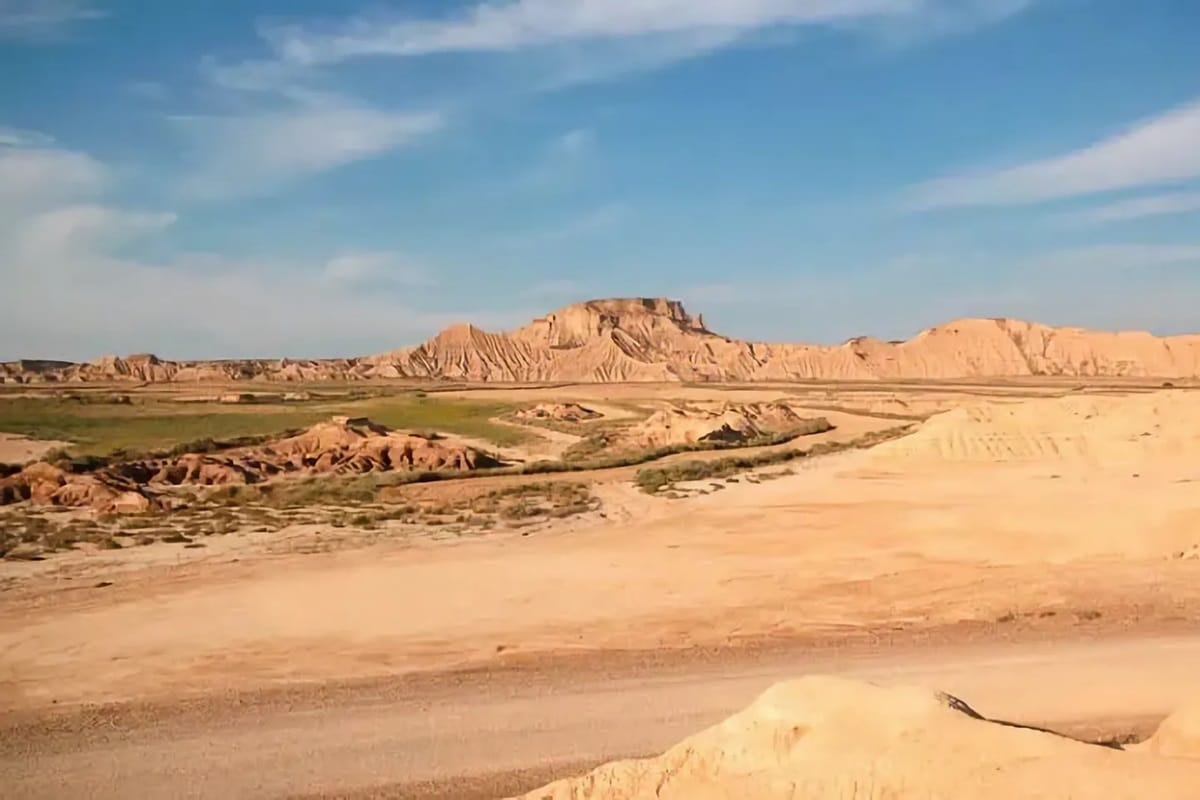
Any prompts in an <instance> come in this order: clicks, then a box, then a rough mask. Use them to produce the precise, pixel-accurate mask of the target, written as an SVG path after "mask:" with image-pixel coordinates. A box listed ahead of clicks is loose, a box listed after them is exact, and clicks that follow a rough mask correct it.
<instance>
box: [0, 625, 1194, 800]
mask: <svg viewBox="0 0 1200 800" xmlns="http://www.w3.org/2000/svg"><path fill="white" fill-rule="evenodd" d="M1197 667H1200V634H1191V635H1173V636H1166V637H1138V638H1131V637H1128V636H1126V637H1121V638H1107V639H1102V640H1094V641H1087V640H1076V641H1059V642H1044V643H1026V644H1020V645H1017V644H1007V645H997V644H991V645H986V646H979V645H973V646H961V645H960V646H951V647H944V646H943V647H938V648H936V649H935V648H924V649H922V648H915V647H908V648H905V649H903V650H900V651H895V650H893V651H887V652H881V651H878V650H875V651H858V652H854V653H850V652H843V653H842V654H840V655H833V654H830V653H824V654H814V653H812V652H805V651H800V650H797V649H796V648H794V647H780V648H779V649H777V650H774V651H763V650H757V651H731V652H728V653H726V654H725V655H723V656H721V657H719V658H715V659H705V660H698V659H696V658H694V657H687V656H681V657H678V658H676V659H675V660H674V661H671V662H666V663H657V664H637V663H635V662H632V661H624V662H621V663H616V662H614V663H609V664H606V663H605V662H603V661H600V662H595V663H591V664H588V665H586V666H581V665H579V664H576V665H574V666H571V667H558V668H547V669H538V668H532V669H522V670H511V671H500V672H484V673H475V674H465V675H464V674H458V675H454V674H450V675H447V674H442V675H441V676H425V677H415V678H407V679H400V678H398V679H395V680H391V681H384V682H376V683H373V684H370V685H362V686H359V687H356V688H343V689H341V690H337V691H330V690H329V689H328V688H327V687H326V688H321V687H312V688H311V689H302V690H296V691H290V692H286V693H273V694H271V693H263V694H243V695H228V696H224V697H222V698H218V699H211V698H210V699H208V700H204V701H194V702H190V703H188V704H186V705H180V706H176V707H167V706H160V707H149V706H146V707H141V708H139V707H137V706H132V707H124V708H118V709H117V710H116V711H115V712H111V713H97V712H95V711H88V712H76V711H70V712H65V713H63V714H61V715H57V716H49V717H41V718H37V719H31V718H23V719H22V721H20V722H19V723H15V724H12V725H11V726H7V727H8V729H7V730H5V731H3V736H0V741H2V744H0V777H2V779H3V784H4V786H5V796H6V797H10V798H51V797H82V796H88V797H93V798H109V797H111V798H124V797H140V798H152V797H163V798H166V797H170V798H178V797H197V798H200V797H214V798H217V797H219V798H232V797H282V796H293V795H318V796H346V794H350V795H353V796H364V797H366V796H388V797H446V798H448V797H455V798H460V800H461V799H462V798H467V797H479V798H483V797H495V796H499V795H502V794H504V793H506V792H511V791H516V790H518V789H522V788H531V787H532V786H534V785H537V784H538V783H540V782H543V781H545V780H547V779H549V778H552V777H556V776H558V775H561V774H563V773H564V772H566V773H569V772H574V771H579V770H581V769H583V768H584V767H586V766H587V765H589V764H592V763H595V762H599V761H602V760H606V759H609V758H612V757H617V756H625V755H634V754H646V753H651V752H655V751H658V750H660V749H662V748H664V747H665V746H666V745H668V744H670V743H672V742H674V741H676V740H678V739H680V738H682V737H683V736H685V735H687V734H689V733H691V732H694V731H696V730H698V729H700V728H702V727H704V726H706V725H708V724H710V723H712V722H714V721H716V720H718V719H720V718H722V717H723V716H724V715H726V714H728V713H729V712H731V711H733V710H735V709H737V708H739V707H741V706H743V705H745V704H746V703H747V702H748V701H749V700H750V699H752V698H753V697H754V696H755V695H756V694H757V693H758V692H759V691H761V690H762V689H764V688H765V687H767V686H768V685H770V684H771V683H773V682H775V681H777V680H780V679H784V678H788V677H793V676H796V675H799V674H804V673H810V672H826V673H829V672H834V673H840V674H845V675H850V676H855V677H860V678H865V679H868V680H877V681H881V682H895V683H906V684H917V685H927V686H933V687H938V688H941V689H945V690H947V691H950V692H952V693H954V694H957V695H959V696H961V697H963V698H965V699H967V700H968V701H969V702H970V703H971V704H972V705H973V706H974V707H975V708H976V709H977V710H979V711H980V712H981V713H983V714H985V715H988V716H992V717H997V718H1002V719H1007V720H1011V721H1016V722H1023V723H1033V724H1049V725H1053V726H1057V727H1059V728H1060V729H1067V730H1070V731H1073V732H1076V733H1079V734H1082V735H1102V734H1120V733H1124V732H1128V731H1131V730H1141V731H1145V730H1147V729H1148V728H1149V727H1150V726H1151V725H1153V724H1154V722H1155V721H1156V720H1157V719H1158V718H1159V717H1161V716H1162V715H1164V714H1165V713H1166V712H1167V711H1168V710H1170V709H1172V708H1174V707H1175V706H1177V705H1179V704H1180V703H1182V702H1184V701H1186V700H1187V699H1188V698H1189V697H1194V696H1195V694H1196V693H1200V681H1197V679H1196V677H1195V676H1196V675H1197V674H1198V673H1200V670H1198V669H1197ZM1082 676H1086V679H1081V677H1082Z"/></svg>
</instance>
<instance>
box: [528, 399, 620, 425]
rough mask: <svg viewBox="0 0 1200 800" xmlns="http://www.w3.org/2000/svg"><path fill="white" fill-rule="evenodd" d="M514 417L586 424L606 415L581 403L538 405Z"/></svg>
mask: <svg viewBox="0 0 1200 800" xmlns="http://www.w3.org/2000/svg"><path fill="white" fill-rule="evenodd" d="M514 416H516V417H517V418H518V419H545V420H554V421H557V422H584V421H586V420H590V419H600V418H601V417H603V416H604V415H603V414H601V413H599V412H598V411H593V410H592V409H590V408H584V407H583V406H581V405H579V403H538V404H537V405H536V406H531V407H530V408H522V409H520V410H519V411H517V412H516V414H515V415H514Z"/></svg>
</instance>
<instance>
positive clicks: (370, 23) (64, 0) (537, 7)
mask: <svg viewBox="0 0 1200 800" xmlns="http://www.w3.org/2000/svg"><path fill="white" fill-rule="evenodd" d="M1197 41H1200V5H1198V4H1196V3H1195V2H1192V0H1143V1H1142V2H1137V3H1133V2H1128V0H492V2H489V3H479V2H476V1H472V2H449V1H448V0H447V1H446V2H428V1H426V2H420V1H410V2H371V3H367V4H363V5H362V6H361V7H359V6H357V5H356V4H355V3H353V2H350V3H347V2H318V0H297V1H294V2H283V0H239V1H238V2H234V1H233V0H228V1H227V2H214V1H213V0H172V2H158V3H152V2H145V0H137V1H135V0H0V72H2V74H4V75H5V76H6V79H5V80H4V81H2V82H0V358H15V357H56V358H74V359H79V358H92V357H95V356H98V355H100V354H103V353H107V352H122V353H124V352H136V351H146V350H153V351H155V352H158V353H159V354H161V355H164V356H170V357H218V356H231V357H232V356H251V355H261V356H277V355H289V356H305V355H309V356H330V355H355V354H364V353H371V352H379V351H383V350H387V349H391V348H394V347H398V346H401V345H405V344H412V343H416V342H418V341H420V340H422V339H423V338H425V337H427V336H429V335H431V334H432V333H434V332H436V330H438V329H439V328H441V327H444V326H445V325H447V324H449V323H451V322H455V321H461V320H469V321H473V322H475V323H476V324H479V325H482V326H484V327H489V328H493V329H502V328H507V327H511V326H515V325H518V324H521V323H523V322H524V321H526V320H527V319H528V318H530V317H532V316H534V315H536V314H539V313H542V312H545V311H548V310H551V309H553V308H556V307H558V306H561V305H565V304H567V303H570V302H574V301H578V300H582V299H588V298H591V297H604V296H632V295H667V296H671V297H677V298H681V299H683V300H684V301H685V302H687V303H688V305H689V307H691V308H692V310H693V311H700V312H703V313H704V314H705V317H706V320H707V321H708V322H709V325H710V326H711V327H713V328H714V329H716V330H719V331H721V332H723V333H726V334H729V335H733V336H739V337H744V338H756V339H768V340H781V341H815V342H829V343H833V342H839V341H842V340H844V339H846V338H848V337H850V336H854V335H858V334H864V333H869V334H873V335H877V336H881V337H884V338H899V337H907V336H910V335H912V334H914V333H916V332H917V331H919V330H920V329H921V328H923V327H927V326H929V325H932V324H936V323H939V322H943V321H946V320H948V319H951V318H954V317H959V316H1011V317H1020V318H1026V319H1035V320H1039V321H1043V322H1047V323H1050V324H1068V325H1083V326H1091V327H1101V328H1135V329H1150V330H1153V331H1155V332H1159V333H1178V332H1184V331H1191V330H1200V314H1198V313H1197V308H1200V47H1197V46H1196V42H1197Z"/></svg>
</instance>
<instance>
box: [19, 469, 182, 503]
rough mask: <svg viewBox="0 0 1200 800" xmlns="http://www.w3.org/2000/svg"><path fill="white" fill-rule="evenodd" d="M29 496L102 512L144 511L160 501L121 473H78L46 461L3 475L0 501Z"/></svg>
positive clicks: (32, 499) (37, 501)
mask: <svg viewBox="0 0 1200 800" xmlns="http://www.w3.org/2000/svg"><path fill="white" fill-rule="evenodd" d="M26 500H28V501H31V502H32V503H34V504H36V505H50V506H61V507H64V508H90V509H93V510H95V511H98V512H100V513H102V514H128V513H141V512H144V511H149V510H150V509H151V508H156V507H158V506H159V504H160V501H159V498H158V497H157V495H156V494H155V493H153V492H152V491H150V490H148V489H147V488H146V487H144V486H139V485H138V484H137V483H136V482H134V481H131V480H129V479H127V478H124V477H122V476H120V475H116V474H109V473H107V472H104V473H97V474H90V475H77V474H74V473H71V472H67V471H66V470H63V469H60V468H58V467H56V466H54V465H53V464H47V463H45V462H37V463H35V464H30V465H29V466H27V467H25V468H24V469H22V470H21V471H20V472H17V473H15V474H13V475H10V476H9V477H7V478H4V479H0V505H9V504H11V503H20V502H23V501H26Z"/></svg>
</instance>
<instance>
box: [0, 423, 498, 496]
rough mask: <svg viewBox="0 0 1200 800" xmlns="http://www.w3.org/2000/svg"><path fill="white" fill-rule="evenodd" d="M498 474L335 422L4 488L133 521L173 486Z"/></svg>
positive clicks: (430, 441)
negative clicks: (255, 441)
mask: <svg viewBox="0 0 1200 800" xmlns="http://www.w3.org/2000/svg"><path fill="white" fill-rule="evenodd" d="M496 466H500V462H499V461H498V460H496V459H495V458H493V457H492V456H490V455H487V454H486V453H483V452H481V451H479V450H477V449H475V448H473V447H470V446H468V445H465V444H463V443H461V442H456V441H454V440H450V439H443V438H439V437H436V436H430V435H425V434H417V433H407V432H401V431H391V430H388V429H387V428H385V427H383V426H382V425H376V424H375V423H373V422H371V421H370V420H367V419H350V418H347V417H335V418H333V419H332V420H331V421H329V422H322V423H318V424H316V425H314V426H312V427H311V428H308V429H307V430H305V431H303V432H302V433H299V434H297V435H295V436H288V437H285V438H281V439H276V440H273V441H270V442H267V443H264V444H260V445H253V446H249V447H237V448H232V449H228V450H222V451H218V452H214V453H186V454H183V455H180V456H170V457H161V458H148V459H137V460H131V461H123V462H121V463H118V464H111V465H109V466H106V467H103V468H101V469H98V470H96V471H94V472H90V473H86V474H73V473H69V472H66V471H64V470H62V469H60V468H58V467H56V466H54V465H52V464H47V463H43V462H39V463H36V464H31V465H30V466H28V467H25V468H24V469H22V470H21V471H20V472H17V473H16V474H14V475H10V476H9V477H7V478H4V479H2V480H0V505H5V504H8V503H18V502H22V501H25V500H29V501H31V502H33V503H35V504H39V505H54V506H64V507H85V508H91V509H95V510H97V511H101V512H112V513H127V512H138V511H146V510H149V509H150V508H152V507H157V506H158V505H160V494H161V493H162V492H163V491H164V490H166V489H168V488H169V487H172V486H226V485H235V484H255V483H262V482H264V481H268V480H271V479H272V478H276V477H279V476H284V475H295V474H308V475H322V474H337V475H354V474H365V473H369V472H394V471H406V472H436V471H454V472H466V471H470V470H476V469H484V468H487V467H496Z"/></svg>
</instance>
